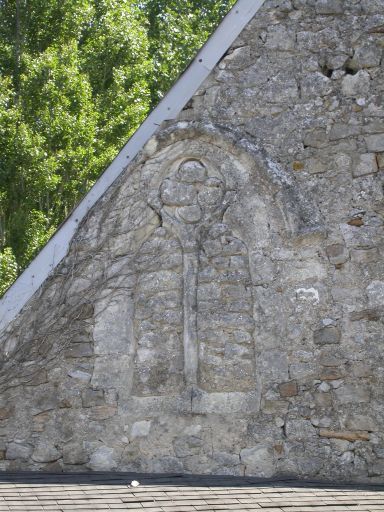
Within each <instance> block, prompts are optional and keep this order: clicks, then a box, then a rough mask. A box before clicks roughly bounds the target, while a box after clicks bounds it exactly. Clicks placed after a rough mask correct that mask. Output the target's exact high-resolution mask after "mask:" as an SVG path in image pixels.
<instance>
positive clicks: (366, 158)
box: [352, 153, 378, 178]
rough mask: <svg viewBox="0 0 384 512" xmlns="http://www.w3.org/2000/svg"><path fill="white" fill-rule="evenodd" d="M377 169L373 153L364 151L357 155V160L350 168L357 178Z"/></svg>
mask: <svg viewBox="0 0 384 512" xmlns="http://www.w3.org/2000/svg"><path fill="white" fill-rule="evenodd" d="M377 171H378V166H377V160H376V155H375V153H366V154H364V155H360V156H359V160H358V161H357V163H356V164H355V166H354V167H353V169H352V173H353V176H354V177H355V178H358V177H360V176H366V175H367V174H372V173H374V172H377Z"/></svg>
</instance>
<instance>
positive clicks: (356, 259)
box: [351, 247, 379, 263]
mask: <svg viewBox="0 0 384 512" xmlns="http://www.w3.org/2000/svg"><path fill="white" fill-rule="evenodd" d="M378 258H379V251H378V249H377V248H376V247H374V248H373V249H352V251H351V261H352V262H353V263H374V262H376V261H378Z"/></svg>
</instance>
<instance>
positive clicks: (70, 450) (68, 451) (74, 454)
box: [63, 442, 89, 466]
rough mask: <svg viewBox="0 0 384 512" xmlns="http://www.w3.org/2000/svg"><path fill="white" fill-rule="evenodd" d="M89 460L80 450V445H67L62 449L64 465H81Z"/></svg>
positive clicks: (73, 443)
mask: <svg viewBox="0 0 384 512" xmlns="http://www.w3.org/2000/svg"><path fill="white" fill-rule="evenodd" d="M88 460H89V457H88V454H87V452H86V451H85V450H84V449H83V448H82V446H81V443H76V442H72V443H68V444H66V445H64V447H63V462H64V464H70V465H71V466H72V465H82V464H86V463H87V462H88Z"/></svg>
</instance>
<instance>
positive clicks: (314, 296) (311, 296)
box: [296, 288, 320, 304]
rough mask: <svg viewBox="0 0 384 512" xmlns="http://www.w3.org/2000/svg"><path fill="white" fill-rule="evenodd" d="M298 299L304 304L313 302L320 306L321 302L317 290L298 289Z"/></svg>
mask: <svg viewBox="0 0 384 512" xmlns="http://www.w3.org/2000/svg"><path fill="white" fill-rule="evenodd" d="M296 298H297V299H298V300H301V301H304V302H311V303H312V304H318V303H319V302H320V295H319V292H318V290H316V289H315V288H298V289H297V290H296Z"/></svg>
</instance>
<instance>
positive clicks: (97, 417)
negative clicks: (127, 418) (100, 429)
mask: <svg viewBox="0 0 384 512" xmlns="http://www.w3.org/2000/svg"><path fill="white" fill-rule="evenodd" d="M90 411H91V419H92V420H94V421H102V420H107V419H109V418H112V417H113V416H115V415H116V414H117V407H116V406H115V405H98V406H96V407H92V408H91V410H90Z"/></svg>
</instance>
